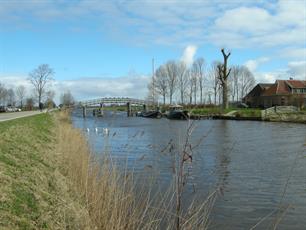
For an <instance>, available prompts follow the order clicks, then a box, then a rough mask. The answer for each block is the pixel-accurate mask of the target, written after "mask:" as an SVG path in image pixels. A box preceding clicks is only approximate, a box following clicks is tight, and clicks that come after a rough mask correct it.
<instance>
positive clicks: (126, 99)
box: [78, 97, 153, 106]
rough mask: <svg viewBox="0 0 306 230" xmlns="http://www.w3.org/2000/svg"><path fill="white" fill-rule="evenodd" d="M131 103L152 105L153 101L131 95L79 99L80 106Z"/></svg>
mask: <svg viewBox="0 0 306 230" xmlns="http://www.w3.org/2000/svg"><path fill="white" fill-rule="evenodd" d="M128 103H129V104H130V105H150V104H153V102H152V101H149V100H142V99H135V98H129V97H102V98H97V99H91V100H84V101H79V103H78V105H79V106H96V105H101V104H128Z"/></svg>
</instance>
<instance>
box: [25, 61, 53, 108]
mask: <svg viewBox="0 0 306 230" xmlns="http://www.w3.org/2000/svg"><path fill="white" fill-rule="evenodd" d="M53 74H54V71H53V69H51V68H50V67H49V65H47V64H42V65H40V66H38V67H37V69H34V70H33V71H32V72H31V73H30V74H29V81H30V82H31V84H32V85H33V86H34V89H35V92H36V93H37V96H38V104H39V105H40V104H41V102H42V97H43V95H44V94H45V90H46V86H47V84H48V83H49V82H50V81H52V80H53Z"/></svg>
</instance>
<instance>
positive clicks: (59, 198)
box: [0, 112, 214, 229]
mask: <svg viewBox="0 0 306 230" xmlns="http://www.w3.org/2000/svg"><path fill="white" fill-rule="evenodd" d="M0 131H1V132H0V166H1V167H0V182H1V187H0V194H1V195H0V228H1V229H67V228H68V229H159V228H160V227H161V226H163V228H165V229H173V228H175V227H174V226H175V224H176V222H177V221H176V220H177V219H178V218H177V216H176V215H175V213H173V212H172V211H171V210H173V207H175V206H173V205H174V204H173V202H172V198H171V197H172V196H173V194H174V193H173V190H172V189H175V185H173V186H172V185H170V188H169V190H167V191H166V192H165V191H163V192H162V193H154V195H153V194H152V191H151V190H147V189H144V188H143V189H140V190H139V188H138V189H137V192H136V188H135V183H134V177H133V174H132V173H130V172H127V171H124V170H123V171H122V170H121V171H118V170H116V164H115V162H113V161H112V160H111V159H109V158H108V157H107V156H106V155H104V156H103V157H102V158H101V157H100V158H96V157H94V155H92V153H91V151H90V148H89V146H88V143H87V140H86V138H85V137H84V135H83V134H82V132H81V131H80V130H79V129H76V128H73V127H72V125H71V123H70V118H69V115H68V113H65V112H61V113H54V114H48V113H47V114H40V115H35V116H32V117H27V118H20V119H18V120H13V121H7V122H3V123H1V124H0ZM147 182H148V181H147ZM146 186H148V187H150V186H151V185H150V183H149V184H147V185H146ZM213 200H214V195H212V196H211V197H209V198H208V199H207V200H204V201H203V203H202V204H199V207H196V206H197V205H194V204H192V207H190V208H189V209H188V213H186V214H184V212H183V211H181V210H179V213H180V218H179V219H180V226H181V228H180V229H184V228H186V227H188V226H189V227H191V226H197V228H199V229H205V228H206V226H207V224H208V215H209V210H208V209H206V206H207V205H208V206H209V208H210V207H211V205H212V202H213ZM187 206H188V205H187ZM193 212H194V213H195V214H196V216H194V215H193V214H192V213H193ZM199 213H204V214H205V215H200V216H199Z"/></svg>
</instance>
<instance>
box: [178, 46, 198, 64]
mask: <svg viewBox="0 0 306 230" xmlns="http://www.w3.org/2000/svg"><path fill="white" fill-rule="evenodd" d="M196 52H197V47H196V46H195V45H188V46H187V47H186V48H185V49H184V52H183V55H182V57H181V61H183V62H185V64H186V65H187V66H190V65H192V63H193V59H194V56H195V54H196Z"/></svg>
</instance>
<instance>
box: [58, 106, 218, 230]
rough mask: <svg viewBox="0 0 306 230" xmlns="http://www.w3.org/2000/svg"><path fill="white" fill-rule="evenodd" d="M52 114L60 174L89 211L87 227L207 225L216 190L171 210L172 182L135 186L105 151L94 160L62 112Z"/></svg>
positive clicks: (84, 142)
mask: <svg viewBox="0 0 306 230" xmlns="http://www.w3.org/2000/svg"><path fill="white" fill-rule="evenodd" d="M56 117H57V121H58V122H57V123H58V148H57V152H58V154H59V155H60V157H61V158H62V162H63V164H62V172H63V174H64V175H65V176H66V177H67V178H68V181H70V183H71V184H70V187H71V188H72V190H73V191H74V194H77V195H76V199H78V200H79V201H81V203H82V205H84V206H85V208H86V210H87V211H88V216H89V219H90V228H92V229H116V230H117V229H174V228H177V224H176V221H177V219H178V218H179V221H180V226H179V229H205V228H206V227H207V224H208V216H209V213H210V210H211V208H212V204H213V201H214V198H215V193H213V194H212V195H211V196H209V197H208V198H207V200H206V201H204V202H203V203H202V204H200V205H194V203H191V204H190V205H189V208H188V209H187V210H186V212H182V211H181V210H180V211H179V212H176V211H175V209H176V207H175V203H176V201H175V200H176V196H175V188H176V187H177V186H176V185H175V184H174V185H170V186H169V189H167V191H166V192H165V191H160V192H156V191H155V192H152V191H153V190H152V189H151V188H152V187H153V183H150V182H149V184H147V185H143V186H142V187H141V188H139V187H137V189H136V186H135V184H136V183H135V179H134V175H133V173H132V172H128V171H127V170H123V172H122V171H119V170H117V168H116V164H115V163H114V162H112V160H111V158H110V157H109V156H107V155H106V156H104V157H103V159H97V158H96V157H94V156H93V154H91V153H90V150H89V149H90V148H89V146H88V143H87V141H86V139H85V137H84V136H83V134H82V133H81V131H80V130H78V129H75V128H73V127H72V125H71V124H70V122H69V114H68V113H67V112H61V113H58V115H57V116H56ZM180 186H181V185H180ZM136 190H137V191H136ZM179 195H180V196H181V191H180V194H179ZM178 215H179V216H178Z"/></svg>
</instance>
